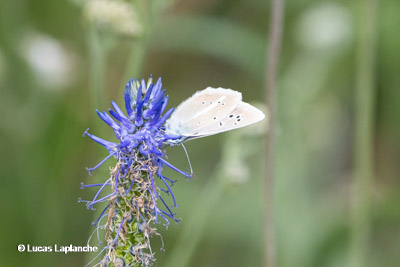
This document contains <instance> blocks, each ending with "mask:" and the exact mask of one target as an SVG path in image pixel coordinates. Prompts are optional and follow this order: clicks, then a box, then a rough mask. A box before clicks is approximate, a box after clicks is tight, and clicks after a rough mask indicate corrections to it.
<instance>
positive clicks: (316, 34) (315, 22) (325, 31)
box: [296, 2, 353, 53]
mask: <svg viewBox="0 0 400 267" xmlns="http://www.w3.org/2000/svg"><path fill="white" fill-rule="evenodd" d="M352 35H353V23H352V17H351V13H350V12H349V10H347V9H346V8H345V7H343V6H341V5H340V4H338V3H334V2H325V3H323V4H320V5H319V6H317V7H313V8H311V9H309V10H306V11H305V13H304V14H303V15H302V16H301V17H300V19H299V22H298V24H297V28H296V39H297V40H298V42H299V43H300V44H301V45H303V46H304V47H305V48H306V49H310V50H314V51H315V50H322V51H323V52H329V53H331V52H336V51H337V50H341V49H342V48H343V47H346V46H347V45H348V44H349V43H350V41H351V39H352Z"/></svg>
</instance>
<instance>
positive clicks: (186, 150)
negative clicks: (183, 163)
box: [181, 143, 196, 177]
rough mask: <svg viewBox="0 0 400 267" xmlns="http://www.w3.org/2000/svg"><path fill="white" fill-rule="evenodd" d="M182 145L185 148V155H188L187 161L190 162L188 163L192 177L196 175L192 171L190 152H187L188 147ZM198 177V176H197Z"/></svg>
mask: <svg viewBox="0 0 400 267" xmlns="http://www.w3.org/2000/svg"><path fill="white" fill-rule="evenodd" d="M181 145H182V148H183V150H184V151H185V154H186V158H187V160H188V163H189V167H190V175H194V173H193V169H192V164H191V163H190V158H189V154H188V152H187V150H186V147H185V146H184V145H183V144H182V143H181ZM195 177H196V176H195Z"/></svg>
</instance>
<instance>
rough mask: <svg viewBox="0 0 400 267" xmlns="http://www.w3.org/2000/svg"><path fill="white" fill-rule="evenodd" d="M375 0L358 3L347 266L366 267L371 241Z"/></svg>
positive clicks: (376, 4)
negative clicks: (352, 167)
mask: <svg viewBox="0 0 400 267" xmlns="http://www.w3.org/2000/svg"><path fill="white" fill-rule="evenodd" d="M377 6H378V3H377V1H376V0H366V1H360V2H359V7H358V8H359V20H358V21H359V38H358V58H357V60H358V63H357V68H358V73H357V86H356V92H355V93H356V100H355V101H356V110H355V112H356V114H355V140H354V191H353V203H352V204H353V207H352V208H353V211H352V213H353V214H352V215H353V221H352V236H351V246H350V265H349V266H353V267H359V266H367V260H366V256H367V250H368V244H369V243H370V242H369V237H370V220H369V219H370V197H371V189H372V182H373V176H374V175H373V171H374V167H373V159H372V152H373V151H372V149H373V127H374V126H373V116H374V110H375V105H374V94H375V93H374V83H375V78H374V65H375V45H376V16H377V13H376V11H377Z"/></svg>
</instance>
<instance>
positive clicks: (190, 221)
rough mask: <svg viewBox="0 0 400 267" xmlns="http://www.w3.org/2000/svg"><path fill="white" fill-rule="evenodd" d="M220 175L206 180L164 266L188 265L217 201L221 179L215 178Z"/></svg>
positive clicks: (220, 190) (182, 266)
mask: <svg viewBox="0 0 400 267" xmlns="http://www.w3.org/2000/svg"><path fill="white" fill-rule="evenodd" d="M218 177H220V175H216V177H212V178H211V179H209V180H208V182H207V184H206V186H205V187H204V188H203V190H202V193H201V197H200V198H199V201H198V202H197V204H196V206H195V207H194V209H193V211H195V212H192V213H191V216H189V217H188V218H187V220H186V222H185V226H184V228H183V230H182V232H181V234H180V235H179V237H178V239H177V240H176V245H175V246H174V248H173V250H172V251H171V252H170V255H169V256H168V260H167V262H166V264H165V266H166V267H185V266H189V261H190V259H191V257H192V256H193V254H194V250H195V249H196V247H197V245H198V243H199V242H200V240H201V237H202V233H203V230H204V226H205V223H206V221H207V219H208V216H207V215H208V214H209V211H210V210H212V207H213V206H214V205H215V203H217V200H218V198H219V197H220V195H221V192H222V186H221V181H220V180H219V179H217V178H218Z"/></svg>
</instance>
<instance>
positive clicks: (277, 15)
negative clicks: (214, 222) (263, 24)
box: [264, 0, 284, 267]
mask: <svg viewBox="0 0 400 267" xmlns="http://www.w3.org/2000/svg"><path fill="white" fill-rule="evenodd" d="M283 17H284V0H272V2H271V18H270V25H271V26H270V33H269V50H268V59H267V74H266V98H267V99H266V102H267V106H268V108H269V110H270V122H269V131H268V133H267V147H266V159H265V160H266V165H265V168H266V170H265V172H266V174H265V185H264V186H265V193H264V194H265V220H264V223H265V227H264V246H265V252H264V256H265V259H264V263H265V266H266V267H275V266H277V260H276V240H275V225H274V201H273V200H274V180H275V179H274V176H275V130H276V126H275V125H276V118H277V115H276V110H277V100H276V83H277V77H278V72H279V55H280V49H281V41H282V31H283Z"/></svg>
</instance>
